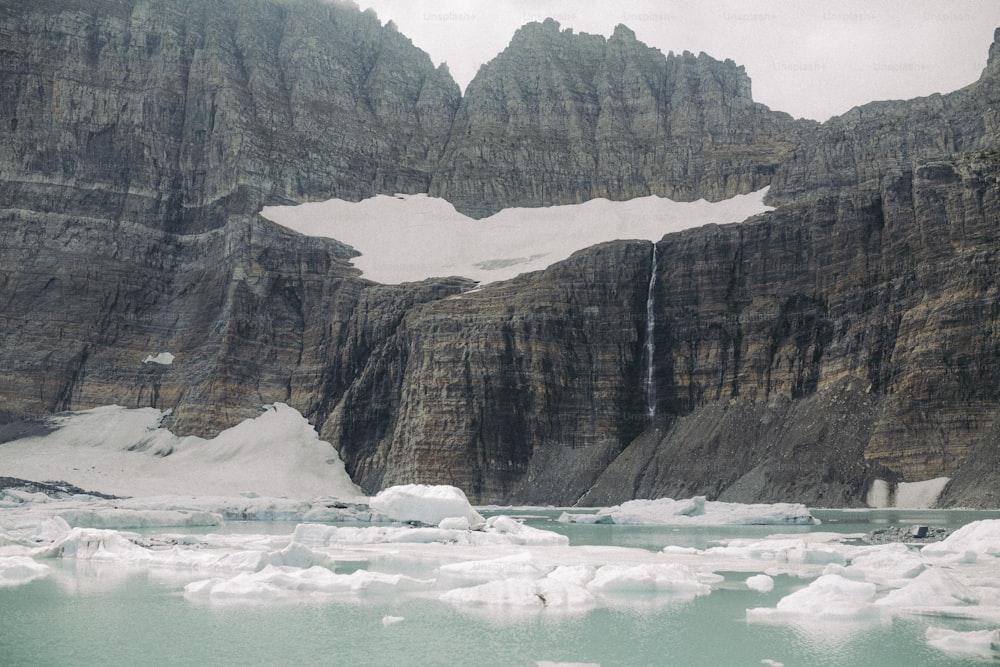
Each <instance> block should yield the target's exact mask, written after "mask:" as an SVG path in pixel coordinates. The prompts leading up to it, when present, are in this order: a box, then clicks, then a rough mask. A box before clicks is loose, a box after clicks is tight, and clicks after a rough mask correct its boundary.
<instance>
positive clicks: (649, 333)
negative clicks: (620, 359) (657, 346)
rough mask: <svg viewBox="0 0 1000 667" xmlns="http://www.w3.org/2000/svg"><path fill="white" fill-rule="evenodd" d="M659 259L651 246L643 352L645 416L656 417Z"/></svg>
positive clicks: (654, 246) (654, 248) (654, 245)
mask: <svg viewBox="0 0 1000 667" xmlns="http://www.w3.org/2000/svg"><path fill="white" fill-rule="evenodd" d="M658 262H659V258H658V257H657V255H656V244H655V243H654V244H653V259H652V266H651V267H650V271H649V287H648V288H647V289H646V343H645V345H643V350H644V352H645V355H646V416H647V417H649V419H651V420H652V419H654V418H655V417H656V382H655V378H654V377H653V352H654V344H653V332H654V330H655V328H656V316H655V314H654V309H653V290H654V288H655V287H656V268H657V263H658Z"/></svg>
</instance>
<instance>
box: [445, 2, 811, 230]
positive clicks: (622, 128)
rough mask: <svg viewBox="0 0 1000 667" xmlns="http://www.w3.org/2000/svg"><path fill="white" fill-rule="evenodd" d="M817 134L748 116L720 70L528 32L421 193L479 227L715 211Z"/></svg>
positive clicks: (465, 117) (538, 29)
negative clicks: (677, 206)
mask: <svg viewBox="0 0 1000 667" xmlns="http://www.w3.org/2000/svg"><path fill="white" fill-rule="evenodd" d="M812 125H814V124H813V123H811V122H808V121H797V122H796V121H793V120H792V119H791V117H789V116H788V115H787V114H783V113H778V112H773V111H771V110H769V109H768V108H767V107H765V106H763V105H761V104H756V103H755V102H754V101H753V98H752V97H751V94H750V79H749V77H747V75H746V72H745V71H744V69H743V68H742V67H738V66H737V65H736V64H735V63H733V62H732V61H731V60H727V61H725V62H719V61H717V60H714V59H713V58H711V57H710V56H707V55H705V54H701V55H699V56H697V57H696V56H694V55H692V54H690V53H687V52H685V53H684V54H682V55H680V56H675V55H674V54H672V53H671V54H669V55H668V56H666V57H665V56H664V55H663V54H662V53H661V52H660V51H659V50H657V49H653V48H650V47H648V46H646V45H645V44H643V43H641V42H639V41H638V40H636V38H635V34H634V33H633V32H632V31H631V30H629V29H628V28H627V27H625V26H623V25H619V26H618V27H617V28H616V29H615V31H614V34H613V35H612V36H611V38H610V39H607V40H605V39H604V38H603V37H601V36H597V35H587V34H585V33H584V34H573V32H572V30H560V28H559V24H558V23H557V22H555V21H553V20H551V19H549V20H547V21H545V22H543V23H530V24H528V25H526V26H524V27H523V28H521V29H520V30H519V31H518V32H517V34H515V35H514V38H513V40H512V41H511V43H510V46H509V47H507V49H506V50H505V51H504V52H503V53H501V54H500V55H499V56H497V57H496V58H495V59H494V60H493V61H491V62H489V63H487V64H486V65H484V66H483V67H482V68H481V69H480V71H479V73H478V74H477V75H476V77H475V78H474V79H473V81H472V82H471V83H470V84H469V88H468V90H467V91H466V95H465V97H464V99H463V100H462V104H461V106H460V107H459V109H458V113H457V115H456V117H455V126H454V129H453V131H452V133H451V138H450V140H449V142H448V145H447V148H446V149H445V152H444V157H443V160H442V164H441V166H440V168H439V169H438V170H437V171H436V172H435V175H434V178H433V180H432V182H431V189H430V192H431V194H433V195H435V196H438V197H444V198H445V199H448V200H449V201H451V202H453V203H454V204H455V206H456V208H458V209H459V210H461V211H464V212H466V213H469V214H470V215H475V216H485V215H489V214H491V213H494V212H496V211H498V210H500V209H502V208H506V207H509V206H539V205H549V204H567V203H576V202H579V201H584V200H587V199H592V198H595V197H605V198H608V199H613V200H621V199H630V198H632V197H641V196H646V195H651V194H655V195H659V196H662V197H670V198H672V199H675V200H683V201H689V200H694V199H698V198H702V197H704V198H706V199H709V200H719V199H725V198H727V197H732V196H733V195H736V194H745V193H747V192H752V191H754V190H759V189H760V188H762V187H764V186H766V185H768V184H769V183H770V180H771V175H772V173H773V172H774V170H775V169H776V168H777V166H778V164H779V163H781V161H782V160H783V159H784V158H785V157H787V156H788V155H789V154H790V152H791V150H792V149H793V148H794V146H795V145H796V142H797V137H798V136H799V134H800V133H801V132H804V131H806V130H807V129H809V128H811V127H812Z"/></svg>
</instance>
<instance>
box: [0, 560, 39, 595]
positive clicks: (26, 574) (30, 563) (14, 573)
mask: <svg viewBox="0 0 1000 667" xmlns="http://www.w3.org/2000/svg"><path fill="white" fill-rule="evenodd" d="M49 572H50V570H49V566H48V565H43V564H41V563H37V562H35V560H34V559H32V558H29V557H27V556H0V588H7V587H12V586H20V585H22V584H26V583H28V582H30V581H34V580H35V579H41V578H42V577H46V576H48V574H49Z"/></svg>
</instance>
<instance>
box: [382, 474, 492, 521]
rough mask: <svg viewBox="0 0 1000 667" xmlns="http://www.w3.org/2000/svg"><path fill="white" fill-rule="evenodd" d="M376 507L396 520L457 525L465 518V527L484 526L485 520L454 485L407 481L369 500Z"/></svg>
mask: <svg viewBox="0 0 1000 667" xmlns="http://www.w3.org/2000/svg"><path fill="white" fill-rule="evenodd" d="M368 504H369V505H370V506H371V508H372V509H373V510H375V511H376V512H381V513H382V514H385V515H386V516H388V517H390V518H392V519H395V520H396V521H416V522H420V523H424V524H427V525H431V526H437V525H438V524H440V523H441V522H443V521H449V520H452V521H449V524H447V525H461V524H455V523H454V521H453V520H454V519H465V520H466V522H467V523H466V524H465V527H468V526H470V525H471V526H476V525H482V524H483V523H485V519H483V517H482V516H481V515H480V514H479V512H477V511H476V510H474V509H473V508H472V505H470V504H469V500H468V499H467V498H466V497H465V493H463V492H462V490H461V489H459V488H457V487H454V486H445V485H441V486H431V485H427V484H405V485H402V486H392V487H389V488H388V489H385V490H383V491H380V492H379V493H378V495H376V496H375V497H374V498H372V499H371V500H370V501H369V503H368Z"/></svg>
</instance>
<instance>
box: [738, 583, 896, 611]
mask: <svg viewBox="0 0 1000 667" xmlns="http://www.w3.org/2000/svg"><path fill="white" fill-rule="evenodd" d="M875 592H876V587H875V584H873V583H869V582H865V581H853V580H851V579H845V578H844V577H841V576H840V575H836V574H825V575H823V576H821V577H819V578H817V579H815V580H814V581H813V582H812V583H810V584H809V585H808V586H806V587H805V588H803V589H801V590H798V591H795V592H794V593H790V594H788V595H786V596H785V597H783V598H781V600H779V601H778V604H777V606H776V607H775V608H774V609H769V608H763V607H757V608H754V609H748V610H747V620H748V621H764V622H767V621H779V622H784V621H796V620H805V621H816V620H824V621H863V620H866V619H871V618H877V617H878V616H879V610H878V608H877V607H876V606H875V605H874V604H873V601H874V599H875Z"/></svg>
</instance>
